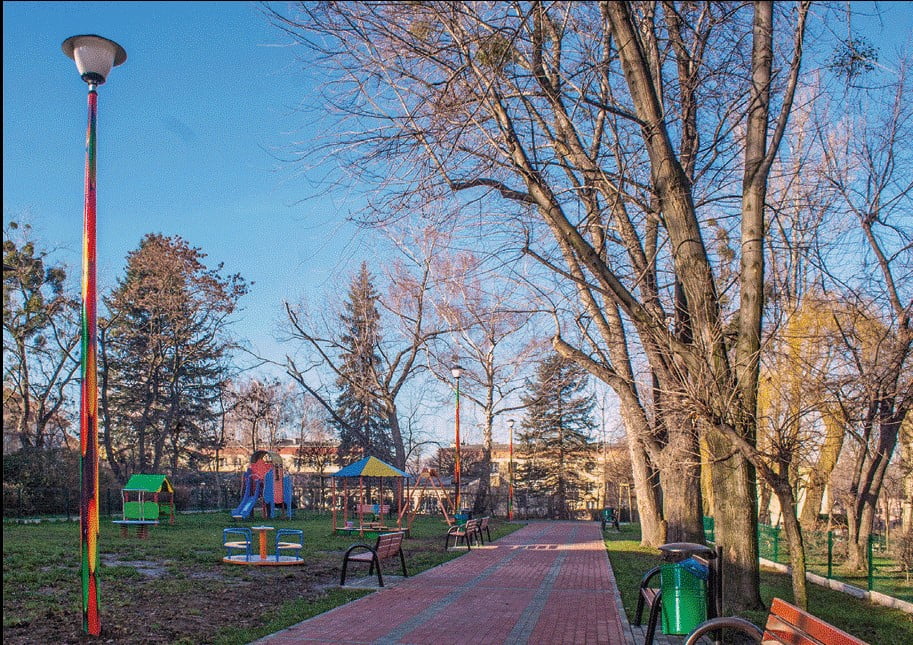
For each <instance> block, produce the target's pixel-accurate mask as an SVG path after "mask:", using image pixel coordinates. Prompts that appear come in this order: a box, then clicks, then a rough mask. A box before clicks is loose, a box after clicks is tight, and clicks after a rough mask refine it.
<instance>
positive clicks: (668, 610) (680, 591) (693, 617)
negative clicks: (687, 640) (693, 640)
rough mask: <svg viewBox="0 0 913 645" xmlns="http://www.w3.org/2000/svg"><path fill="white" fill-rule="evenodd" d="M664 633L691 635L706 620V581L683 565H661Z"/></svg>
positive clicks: (679, 563) (678, 563)
mask: <svg viewBox="0 0 913 645" xmlns="http://www.w3.org/2000/svg"><path fill="white" fill-rule="evenodd" d="M659 578H660V588H661V589H662V594H663V595H662V603H663V612H662V620H663V623H662V630H663V634H689V633H691V630H693V629H694V628H695V627H697V626H698V625H699V624H701V623H702V622H704V621H705V620H707V582H706V581H705V580H703V579H701V578H700V577H698V576H696V575H694V573H692V572H691V571H690V570H689V569H688V568H687V567H686V566H685V565H684V563H681V562H677V563H670V564H663V565H661V566H660V571H659Z"/></svg>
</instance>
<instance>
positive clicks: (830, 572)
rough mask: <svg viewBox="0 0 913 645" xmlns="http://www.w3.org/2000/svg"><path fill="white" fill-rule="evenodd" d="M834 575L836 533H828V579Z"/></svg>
mask: <svg viewBox="0 0 913 645" xmlns="http://www.w3.org/2000/svg"><path fill="white" fill-rule="evenodd" d="M833 573H834V532H833V531H828V532H827V579H828V580H830V579H831V576H832V575H833Z"/></svg>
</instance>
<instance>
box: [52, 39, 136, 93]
mask: <svg viewBox="0 0 913 645" xmlns="http://www.w3.org/2000/svg"><path fill="white" fill-rule="evenodd" d="M61 48H62V49H63V53H64V54H66V55H67V56H69V57H70V58H72V59H73V60H74V61H75V62H76V69H77V70H79V74H80V76H82V80H84V81H85V82H86V83H89V84H90V85H101V84H102V83H104V82H105V79H107V78H108V73H109V72H110V71H111V68H112V67H117V66H118V65H120V64H121V63H123V62H124V61H125V60H127V52H126V51H124V48H123V47H121V46H120V45H118V44H117V43H116V42H114V41H113V40H109V39H107V38H102V37H101V36H96V35H94V34H85V35H82V36H70V37H69V38H67V39H66V40H65V41H63V45H62V46H61Z"/></svg>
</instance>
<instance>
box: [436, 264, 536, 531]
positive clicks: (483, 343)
mask: <svg viewBox="0 0 913 645" xmlns="http://www.w3.org/2000/svg"><path fill="white" fill-rule="evenodd" d="M442 264H444V265H445V266H442V267H440V273H439V275H441V277H442V280H441V285H442V287H441V289H440V291H441V292H442V294H441V295H440V296H439V298H438V299H437V300H436V303H435V306H436V308H437V311H438V315H439V316H440V317H441V319H443V320H444V321H446V322H447V326H448V327H450V328H452V329H454V330H455V331H454V332H453V333H452V335H451V336H452V338H453V339H454V340H453V343H452V344H446V345H445V344H444V343H437V344H435V346H433V348H432V351H433V352H435V354H436V355H437V357H436V358H433V359H432V364H433V365H435V366H436V367H435V368H434V371H435V373H436V374H438V377H439V379H441V380H443V381H446V382H450V368H451V364H450V363H449V362H448V360H449V354H450V353H457V354H459V359H460V363H461V365H462V366H463V367H464V368H465V371H464V373H463V378H464V379H465V380H464V381H463V382H464V383H465V384H466V387H464V388H463V389H461V391H460V394H461V396H462V397H464V398H466V399H468V400H470V401H472V402H473V403H475V404H476V406H478V408H479V410H480V411H481V416H482V423H481V428H482V454H481V456H480V467H479V468H478V473H479V475H480V477H479V487H478V491H477V494H476V497H475V501H474V503H473V511H474V512H476V513H479V514H482V513H490V512H491V511H492V499H491V450H492V442H493V439H492V437H493V431H494V426H495V420H496V419H497V418H498V417H499V416H502V415H505V414H509V413H511V412H513V411H516V410H519V409H521V408H522V407H523V405H522V404H521V403H520V402H519V400H518V398H517V394H518V393H519V392H520V390H521V389H522V388H523V387H524V385H525V383H524V376H525V373H526V370H527V369H528V366H529V365H530V364H531V363H532V360H533V357H534V356H535V355H536V354H537V353H538V352H541V350H542V343H541V341H538V340H537V339H536V338H535V337H533V338H532V339H531V338H530V334H529V331H530V327H529V323H530V320H531V318H532V316H533V312H531V311H528V310H527V311H523V310H522V309H521V303H520V297H521V294H520V293H519V290H518V288H517V285H516V283H514V282H512V281H510V280H506V279H504V278H501V279H497V280H492V274H491V273H489V272H488V271H485V270H484V266H483V264H482V263H481V262H480V260H479V258H478V256H476V255H474V254H470V253H461V254H458V255H456V256H454V257H452V258H451V262H449V263H446V262H444V263H442ZM518 338H519V339H520V340H518Z"/></svg>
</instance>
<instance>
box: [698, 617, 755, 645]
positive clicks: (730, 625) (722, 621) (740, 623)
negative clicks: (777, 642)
mask: <svg viewBox="0 0 913 645" xmlns="http://www.w3.org/2000/svg"><path fill="white" fill-rule="evenodd" d="M723 628H725V629H734V630H736V631H739V632H742V633H743V634H745V635H747V636H749V637H750V638H753V639H754V641H755V642H756V643H760V642H761V640H762V639H763V637H764V632H763V631H761V630H760V629H759V628H758V626H757V625H755V624H754V623H752V622H749V621H747V620H745V619H744V618H739V617H738V616H726V617H724V618H711V619H710V620H705V621H704V622H702V623H701V624H700V625H698V626H697V627H695V628H694V631H692V632H691V633H690V634H688V638H687V639H686V640H685V645H694V644H695V643H697V642H698V641H699V640H700V638H701V637H702V636H704V634H708V633H710V632H713V631H716V630H718V629H723Z"/></svg>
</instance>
